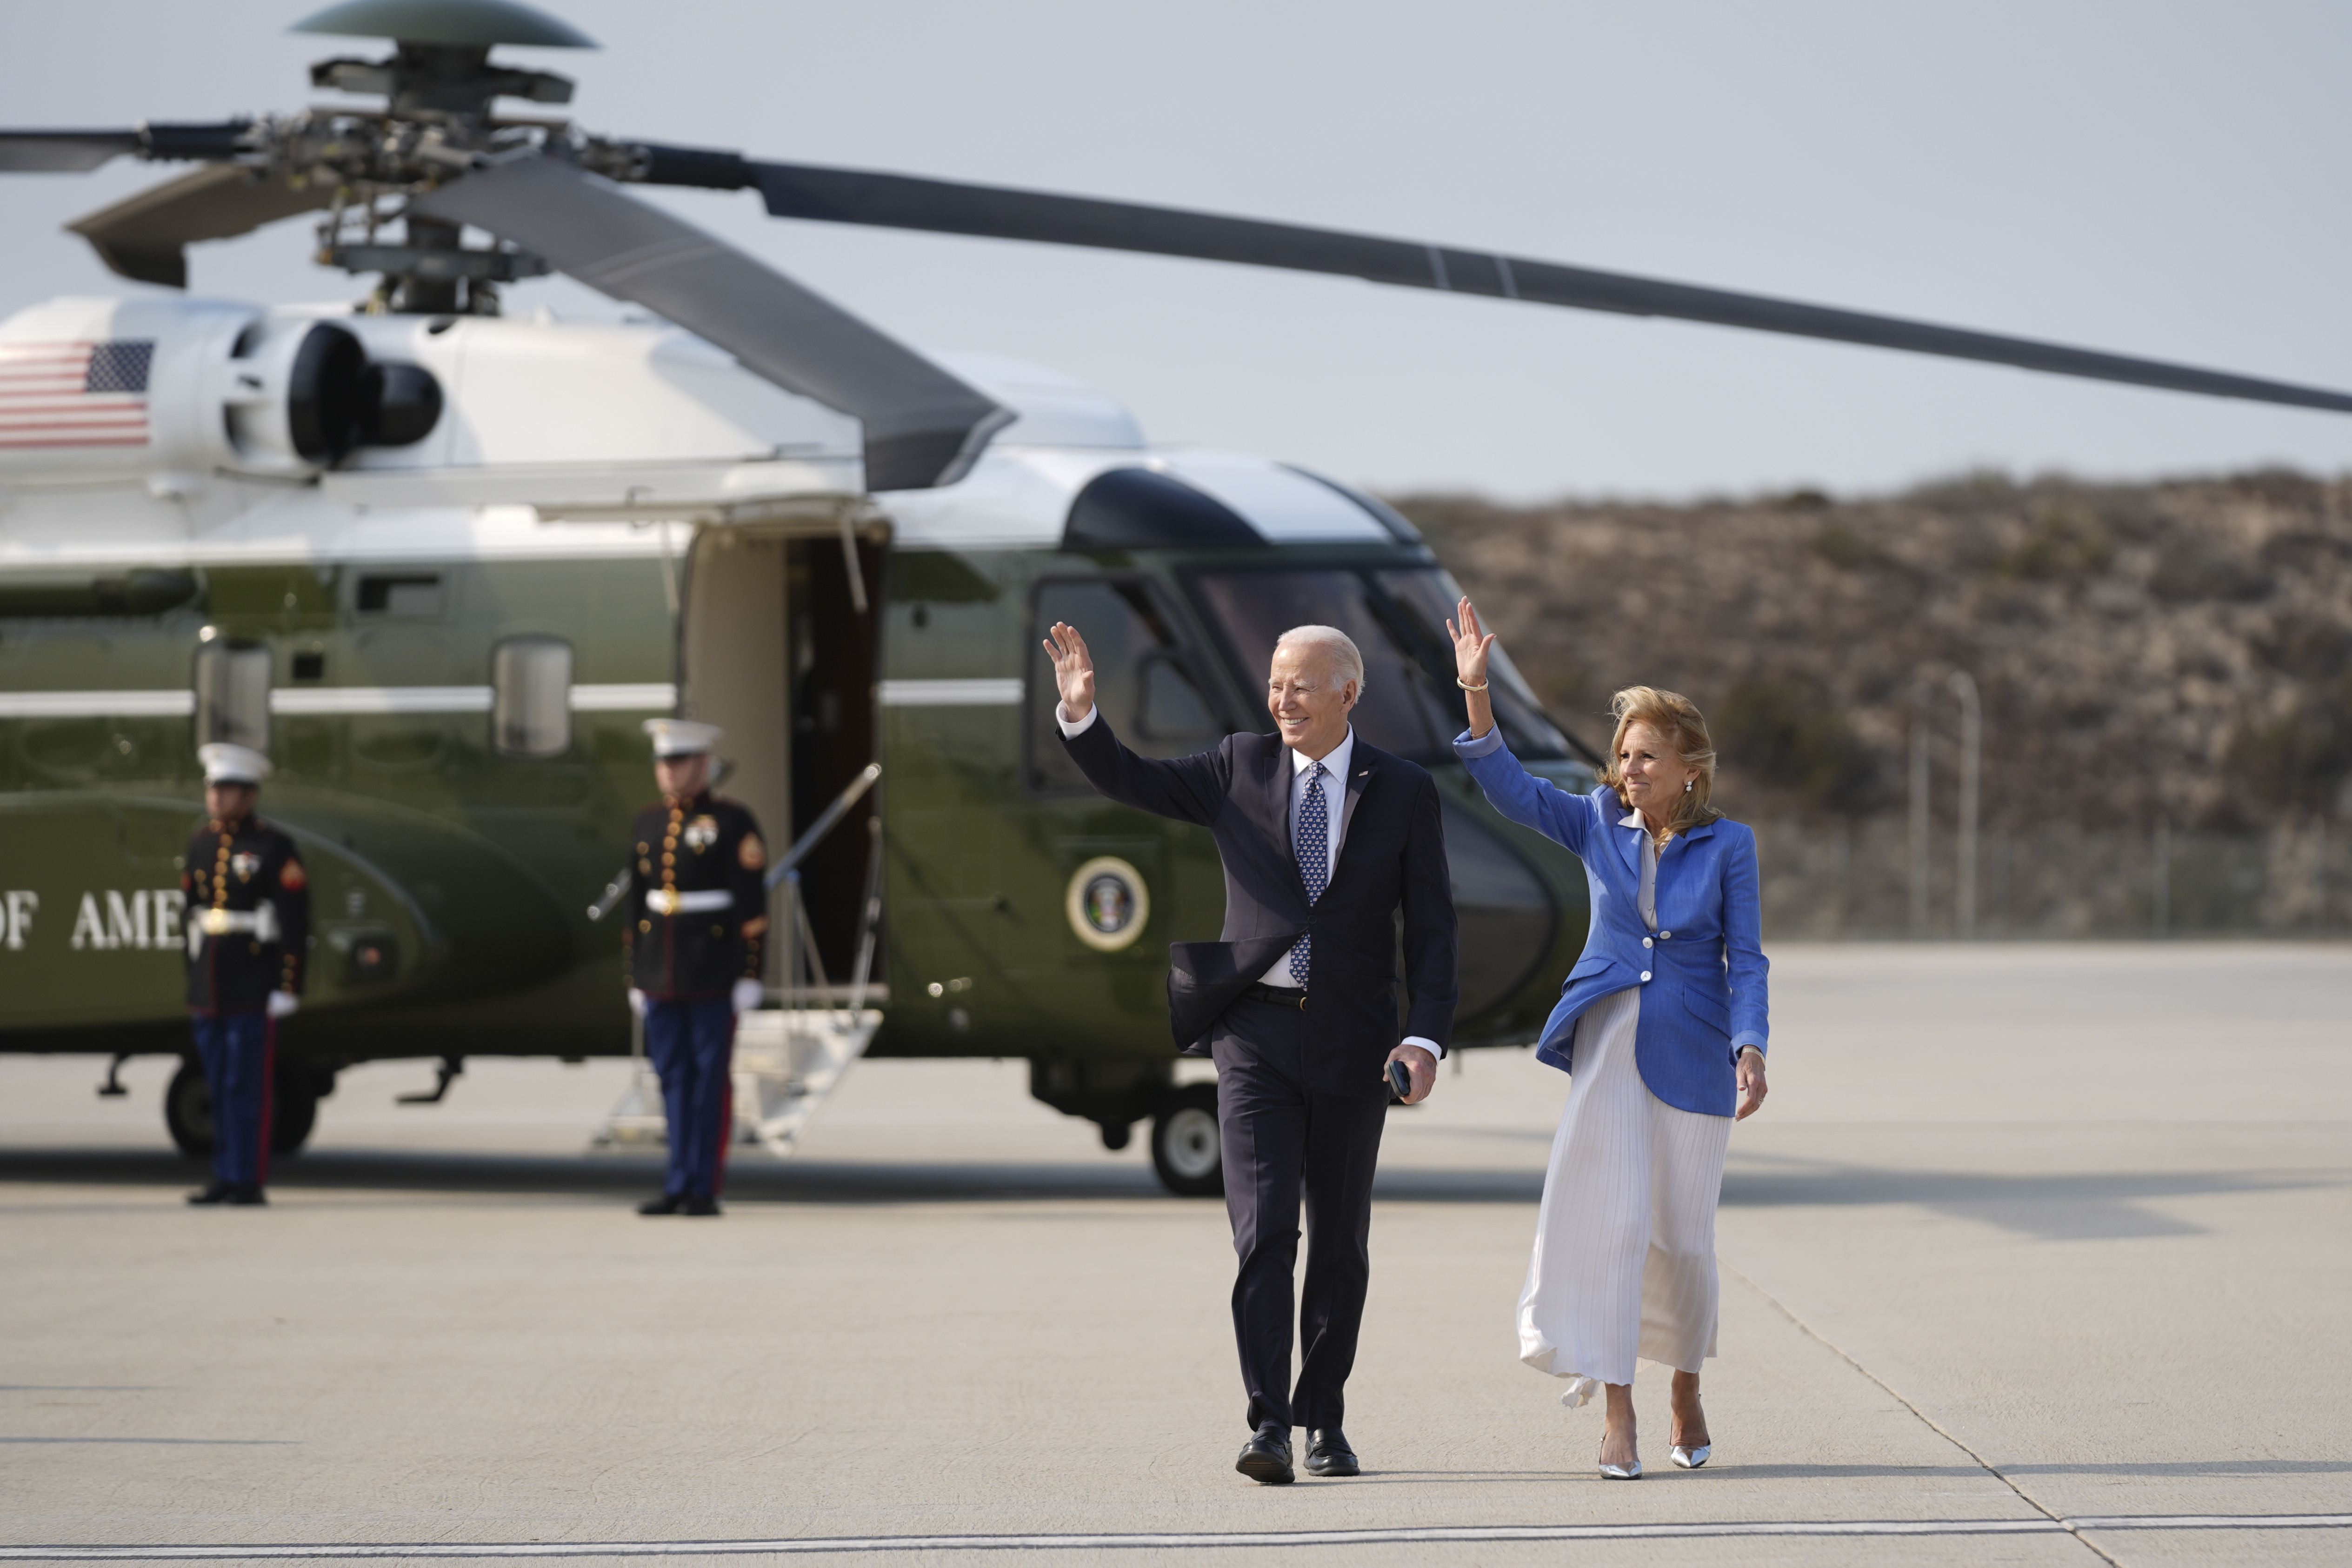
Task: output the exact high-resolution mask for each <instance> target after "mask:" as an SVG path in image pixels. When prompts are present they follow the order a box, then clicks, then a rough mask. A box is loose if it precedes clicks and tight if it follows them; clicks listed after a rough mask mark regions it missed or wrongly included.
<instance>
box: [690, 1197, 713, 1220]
mask: <svg viewBox="0 0 2352 1568" xmlns="http://www.w3.org/2000/svg"><path fill="white" fill-rule="evenodd" d="M718 1212H719V1200H718V1199H717V1198H688V1199H687V1200H686V1213H687V1217H688V1218H689V1219H709V1218H710V1217H711V1216H712V1215H716V1214H717V1213H718Z"/></svg>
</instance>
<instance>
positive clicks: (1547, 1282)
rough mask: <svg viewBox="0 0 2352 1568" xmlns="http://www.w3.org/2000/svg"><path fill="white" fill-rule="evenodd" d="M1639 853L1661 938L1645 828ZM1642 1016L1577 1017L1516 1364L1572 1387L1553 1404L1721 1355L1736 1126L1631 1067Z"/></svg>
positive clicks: (1624, 1000)
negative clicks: (1721, 1271) (1657, 1369)
mask: <svg viewBox="0 0 2352 1568" xmlns="http://www.w3.org/2000/svg"><path fill="white" fill-rule="evenodd" d="M1628 820H1629V821H1632V820H1633V819H1631V818H1629V819H1628ZM1642 845H1643V851H1642V892H1641V910H1642V919H1643V921H1646V922H1647V923H1648V925H1649V927H1650V929H1651V930H1652V931H1655V930H1657V929H1658V917H1657V900H1656V886H1657V852H1656V849H1655V847H1654V846H1653V845H1652V843H1651V840H1650V837H1649V835H1648V834H1646V833H1645V834H1643V836H1642ZM1667 847H1668V848H1669V849H1670V850H1671V848H1672V847H1673V841H1671V840H1669V841H1668V845H1667ZM1641 1019H1642V993H1641V990H1640V988H1639V987H1638V986H1637V987H1635V988H1633V989H1631V990H1626V991H1620V992H1616V993H1614V994H1612V995H1608V996H1604V997H1602V998H1601V1000H1600V1001H1598V1002H1596V1003H1594V1004H1593V1005H1591V1007H1590V1008H1588V1009H1586V1010H1585V1013H1584V1016H1582V1017H1580V1018H1579V1019H1578V1020H1577V1024H1576V1045H1575V1048H1574V1049H1573V1050H1572V1051H1571V1052H1570V1063H1571V1065H1572V1068H1573V1071H1572V1073H1571V1075H1570V1084H1569V1090H1568V1108H1567V1109H1566V1110H1563V1111H1562V1112H1561V1113H1560V1118H1559V1133H1558V1134H1557V1135H1556V1136H1555V1137H1554V1138H1553V1139H1552V1143H1551V1167H1550V1169H1549V1171H1548V1172H1547V1173H1545V1175H1544V1190H1543V1206H1542V1208H1541V1209H1540V1210H1539V1211H1538V1215H1537V1218H1536V1245H1535V1253H1534V1255H1533V1256H1532V1257H1531V1258H1528V1282H1527V1287H1526V1289H1523V1290H1521V1291H1520V1293H1519V1359H1520V1360H1521V1361H1524V1362H1526V1363H1528V1365H1529V1366H1531V1367H1534V1368H1535V1369H1536V1370H1537V1371H1538V1372H1545V1373H1550V1374H1551V1375H1553V1376H1554V1377H1559V1378H1565V1379H1567V1380H1568V1387H1567V1390H1566V1391H1565V1392H1563V1393H1562V1394H1560V1396H1559V1400H1560V1403H1561V1404H1562V1405H1567V1406H1569V1407H1570V1409H1574V1408H1575V1407H1576V1406H1578V1405H1582V1404H1584V1403H1585V1402H1586V1401H1587V1400H1590V1399H1591V1398H1592V1397H1593V1396H1594V1395H1595V1394H1599V1393H1600V1392H1601V1384H1610V1383H1613V1384H1630V1383H1632V1382H1633V1366H1634V1363H1635V1362H1636V1361H1637V1360H1638V1361H1652V1362H1660V1363H1664V1364H1665V1365H1667V1366H1671V1367H1674V1368H1675V1369H1676V1370H1678V1371H1682V1372H1697V1371H1698V1370H1699V1369H1700V1367H1701V1365H1702V1364H1703V1363H1705V1361H1706V1358H1707V1357H1708V1356H1711V1355H1713V1354H1714V1353H1715V1328H1716V1311H1717V1300H1718V1290H1717V1279H1716V1271H1715V1210H1716V1205H1717V1201H1718V1199H1720V1197H1721V1196H1722V1193H1723V1159H1724V1154H1725V1152H1726V1150H1727V1148H1728V1147H1729V1144H1730V1142H1731V1118H1730V1117H1728V1116H1702V1115H1699V1114H1698V1113H1697V1112H1696V1111H1689V1110H1676V1109H1675V1107H1673V1106H1671V1105H1668V1104H1666V1103H1665V1102H1664V1100H1660V1099H1658V1098H1657V1096H1655V1095H1654V1094H1652V1093H1651V1092H1650V1090H1649V1089H1648V1087H1647V1086H1646V1085H1644V1084H1643V1082H1642V1072H1641V1068H1639V1067H1638V1066H1637V1065H1636V1064H1635V1062H1634V1060H1633V1034H1634V1030H1635V1029H1636V1028H1637V1027H1638V1026H1639V1025H1640V1023H1641Z"/></svg>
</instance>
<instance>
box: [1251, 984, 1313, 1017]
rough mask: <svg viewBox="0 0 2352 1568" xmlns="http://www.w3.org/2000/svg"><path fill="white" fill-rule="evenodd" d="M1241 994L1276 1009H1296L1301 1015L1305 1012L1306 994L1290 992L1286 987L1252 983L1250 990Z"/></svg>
mask: <svg viewBox="0 0 2352 1568" xmlns="http://www.w3.org/2000/svg"><path fill="white" fill-rule="evenodd" d="M1242 994H1243V995H1244V996H1255V997H1256V998H1257V999H1258V1000H1259V1001H1261V1002H1271V1003H1273V1004H1274V1005H1276V1006H1277V1007H1296V1008H1297V1009H1298V1010H1299V1011H1300V1012H1302V1013H1303V1012H1305V1011H1306V1010H1307V993H1306V992H1305V991H1303V990H1297V991H1295V990H1292V989H1291V988H1290V987H1289V986H1286V985H1268V984H1265V982H1264V981H1252V982H1251V983H1250V988H1249V989H1248V990H1247V991H1244V992H1243V993H1242Z"/></svg>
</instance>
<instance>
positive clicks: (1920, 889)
mask: <svg viewBox="0 0 2352 1568" xmlns="http://www.w3.org/2000/svg"><path fill="white" fill-rule="evenodd" d="M1933 697H1934V693H1933V691H1932V690H1931V689H1929V687H1928V685H1927V682H1926V681H1924V680H1919V681H1914V682H1913V683H1912V685H1911V935H1912V937H1913V938H1914V939H1915V940H1917V939H1922V938H1925V937H1926V936H1927V718H1928V713H1929V708H1928V704H1929V702H1930V701H1931V700H1933Z"/></svg>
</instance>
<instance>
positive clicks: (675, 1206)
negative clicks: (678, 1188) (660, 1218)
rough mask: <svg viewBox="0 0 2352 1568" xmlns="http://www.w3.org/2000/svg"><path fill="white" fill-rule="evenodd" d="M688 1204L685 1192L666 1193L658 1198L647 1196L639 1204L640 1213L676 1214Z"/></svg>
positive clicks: (638, 1210)
mask: <svg viewBox="0 0 2352 1568" xmlns="http://www.w3.org/2000/svg"><path fill="white" fill-rule="evenodd" d="M685 1206H686V1194H684V1193H664V1194H662V1195H661V1196H659V1197H657V1198H647V1199H646V1201H645V1202H643V1203H641V1204H639V1205H637V1212H638V1213H639V1214H648V1215H651V1214H676V1213H677V1211H678V1210H679V1209H681V1208H683V1207H685Z"/></svg>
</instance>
